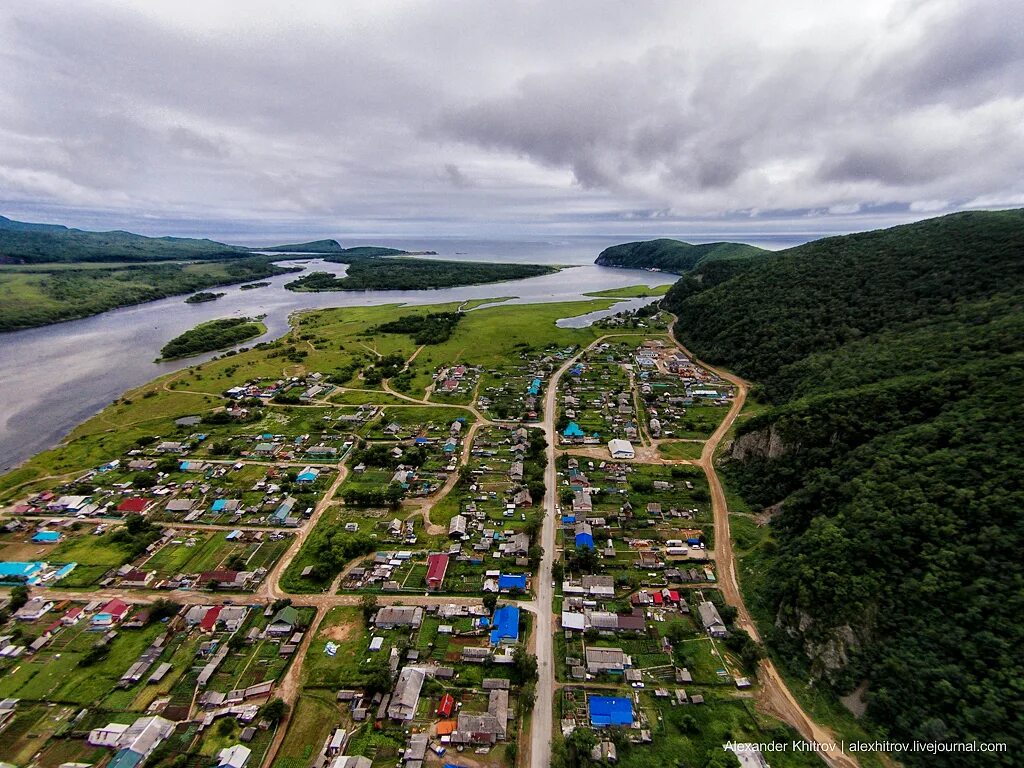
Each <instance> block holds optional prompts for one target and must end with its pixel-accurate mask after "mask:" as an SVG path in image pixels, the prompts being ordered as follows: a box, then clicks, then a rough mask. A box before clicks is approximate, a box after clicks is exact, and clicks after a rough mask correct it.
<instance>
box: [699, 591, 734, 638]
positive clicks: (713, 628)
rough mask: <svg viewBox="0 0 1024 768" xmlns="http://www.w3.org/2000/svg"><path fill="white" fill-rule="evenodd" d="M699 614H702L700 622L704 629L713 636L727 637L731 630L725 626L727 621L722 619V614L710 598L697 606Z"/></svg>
mask: <svg viewBox="0 0 1024 768" xmlns="http://www.w3.org/2000/svg"><path fill="white" fill-rule="evenodd" d="M697 614H698V615H699V616H700V623H701V624H702V625H703V626H704V631H705V632H707V633H708V634H709V635H710V636H711V637H726V636H727V635H728V634H729V630H727V629H726V628H725V622H724V621H722V616H721V615H720V614H719V613H718V608H716V607H715V604H714V603H712V602H711V601H710V600H705V601H704V602H703V603H701V604H700V605H698V606H697Z"/></svg>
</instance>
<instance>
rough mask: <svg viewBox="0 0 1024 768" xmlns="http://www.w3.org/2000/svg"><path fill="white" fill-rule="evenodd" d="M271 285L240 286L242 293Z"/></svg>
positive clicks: (253, 284) (252, 284)
mask: <svg viewBox="0 0 1024 768" xmlns="http://www.w3.org/2000/svg"><path fill="white" fill-rule="evenodd" d="M268 285H270V283H246V284H245V285H240V286H238V290H240V291H253V290H256V289H257V288H266V287H267V286H268Z"/></svg>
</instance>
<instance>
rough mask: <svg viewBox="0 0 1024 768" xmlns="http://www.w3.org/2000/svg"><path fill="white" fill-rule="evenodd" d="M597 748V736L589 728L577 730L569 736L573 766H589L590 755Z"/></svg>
mask: <svg viewBox="0 0 1024 768" xmlns="http://www.w3.org/2000/svg"><path fill="white" fill-rule="evenodd" d="M596 746H597V735H596V734H595V733H594V732H593V731H592V730H590V729H589V728H577V729H576V730H574V731H573V732H572V733H571V734H570V735H569V748H570V751H571V753H572V761H573V764H575V765H577V766H583V765H587V764H588V763H589V762H590V753H591V752H592V751H593V750H594V747H596Z"/></svg>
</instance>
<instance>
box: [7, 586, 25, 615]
mask: <svg viewBox="0 0 1024 768" xmlns="http://www.w3.org/2000/svg"><path fill="white" fill-rule="evenodd" d="M27 602H28V587H26V586H25V585H24V584H19V585H18V586H16V587H13V588H12V589H11V604H10V609H11V613H14V612H15V611H17V610H18V609H19V608H21V607H22V606H23V605H25V603H27Z"/></svg>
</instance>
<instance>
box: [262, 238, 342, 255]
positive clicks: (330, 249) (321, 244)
mask: <svg viewBox="0 0 1024 768" xmlns="http://www.w3.org/2000/svg"><path fill="white" fill-rule="evenodd" d="M253 250H254V251H274V252H278V251H280V252H288V251H293V252H299V253H338V252H339V251H342V250H344V249H343V248H342V247H341V243H339V242H338V241H337V240H311V241H310V242H308V243H292V244H291V245H272V246H270V247H269V248H254V249H253Z"/></svg>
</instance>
